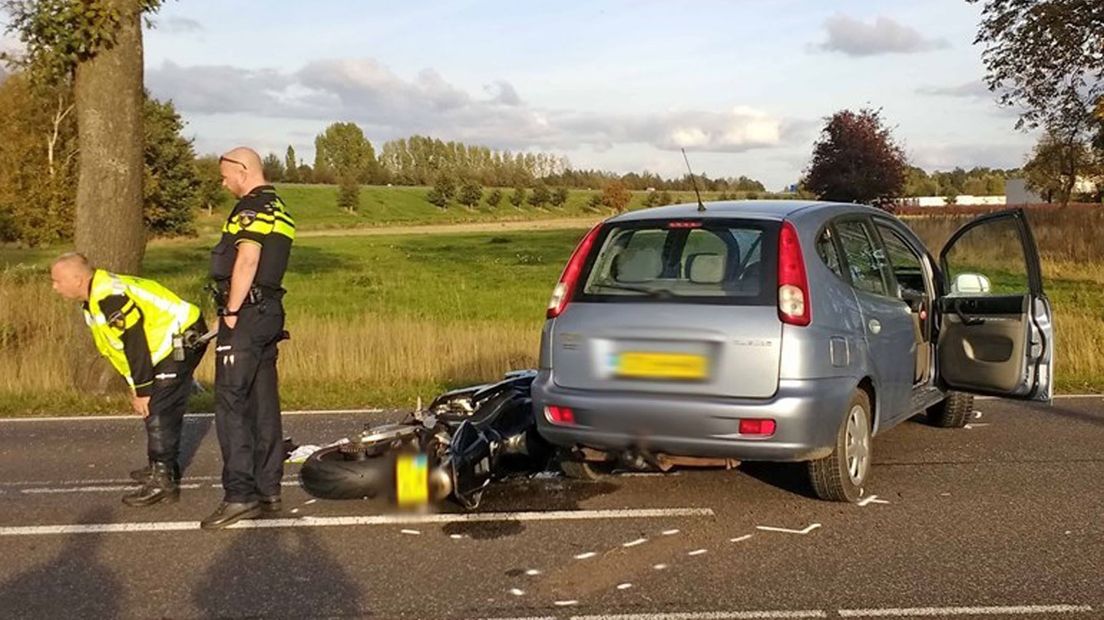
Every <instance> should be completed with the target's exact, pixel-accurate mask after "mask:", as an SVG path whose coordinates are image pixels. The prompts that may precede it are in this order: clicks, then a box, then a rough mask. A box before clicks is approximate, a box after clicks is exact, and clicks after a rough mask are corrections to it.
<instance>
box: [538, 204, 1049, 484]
mask: <svg viewBox="0 0 1104 620" xmlns="http://www.w3.org/2000/svg"><path fill="white" fill-rule="evenodd" d="M1052 321H1053V317H1052V313H1051V307H1050V303H1049V301H1048V300H1047V297H1046V295H1045V293H1044V292H1043V285H1042V276H1041V271H1040V266H1039V256H1038V251H1037V249H1036V247H1035V242H1034V239H1033V237H1032V234H1031V229H1030V227H1029V226H1028V222H1027V219H1026V217H1025V214H1024V212H1023V211H1022V210H1008V211H1002V212H999V213H995V214H989V215H984V216H981V217H978V218H976V219H974V220H972V221H970V222H969V223H968V224H966V225H965V226H963V227H962V228H960V229H959V230H958V231H957V232H955V233H954V235H952V236H951V238H950V239H948V241H947V243H946V244H945V246H944V249H943V251H942V253H941V255H940V257H939V261H938V263H937V262H936V260H935V259H934V258H933V257H932V255H931V254H930V252H929V251H928V250H927V249H926V248H925V246H924V244H923V243H922V242H921V241H920V240H919V239H918V238H917V236H916V235H915V234H914V233H913V232H912V231H911V230H909V228H908V227H907V226H906V225H905V224H904V223H902V221H901V220H899V219H897V218H896V217H894V216H893V215H891V214H889V213H886V212H885V211H882V210H879V209H875V208H872V207H867V206H862V205H854V204H836V203H823V202H802V201H741V202H717V203H708V204H706V205H702V206H699V205H693V204H691V205H674V206H669V207H660V208H654V209H646V210H641V211H635V212H631V213H625V214H622V215H618V216H616V217H613V218H610V219H608V220H606V221H604V222H602V223H601V224H599V225H598V226H596V227H594V228H593V229H592V230H590V231H589V232H588V233H587V234H586V235H585V236H584V237H583V239H582V240H581V241H580V243H579V245H578V247H577V248H576V250H575V252H574V254H573V255H572V256H571V258H570V260H569V262H568V264H567V266H566V268H565V269H564V271H563V275H562V276H561V278H560V281H559V283H558V284H557V285H556V288H555V290H554V292H553V295H552V299H551V302H550V303H549V307H548V319H547V321H546V322H545V325H544V329H543V333H542V339H541V350H540V368H539V374H538V376H537V378H536V380H535V381H534V383H533V389H532V395H533V403H534V407H535V413H536V417H537V420H538V428H539V431H540V433H541V435H542V436H543V437H545V438H546V439H548V440H549V441H551V442H552V443H553V444H556V445H557V446H560V447H561V448H563V449H564V451H565V452H566V453H567V455H568V463H571V462H572V459H577V460H576V461H575V462H582V459H583V458H584V455H593V454H595V453H597V454H601V455H606V456H610V455H621V456H624V457H633V458H637V459H638V460H639V458H640V456H641V455H643V456H644V457H646V458H647V459H649V461H650V462H655V459H657V458H658V457H671V458H673V457H683V458H686V457H691V458H699V459H701V458H703V457H707V458H712V459H718V458H724V459H734V460H741V461H788V462H794V461H805V462H808V474H809V481H810V484H811V487H812V489H813V491H814V492H815V494H816V495H817V496H818V497H821V498H824V499H829V500H838V501H852V502H854V501H857V500H858V499H859V498H860V497H861V495H862V494H863V486H864V484H865V483H866V481H867V478H868V475H869V472H870V466H871V441H872V438H873V437H874V436H876V435H877V434H878V433H880V432H884V431H886V430H887V429H889V428H891V427H893V426H894V425H896V424H898V423H900V422H902V421H903V420H906V419H908V418H909V417H911V416H913V415H915V414H917V413H921V412H926V413H927V416H928V419H929V420H930V421H931V422H932V423H933V424H935V425H937V426H944V427H961V426H964V425H965V424H966V423H967V422H968V421H969V419H970V418H971V416H972V415H973V395H974V394H988V395H996V396H1003V397H1007V398H1016V399H1023V400H1036V401H1046V402H1049V401H1050V399H1051V397H1052V386H1053V375H1052V372H1051V368H1052V363H1053V362H1052V360H1053V351H1054V338H1053V323H1052ZM572 455H574V456H572Z"/></svg>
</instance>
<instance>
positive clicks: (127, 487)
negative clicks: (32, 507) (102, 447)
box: [19, 482, 200, 495]
mask: <svg viewBox="0 0 1104 620" xmlns="http://www.w3.org/2000/svg"><path fill="white" fill-rule="evenodd" d="M199 486H200V485H198V484H182V485H180V488H181V489H198V488H199ZM138 487H139V484H138V483H137V482H132V483H131V484H120V485H110V486H95V487H60V488H57V487H54V488H50V487H47V488H37V489H20V490H19V492H20V493H26V494H27V495H56V494H60V493H117V492H119V491H133V490H135V489H137V488H138Z"/></svg>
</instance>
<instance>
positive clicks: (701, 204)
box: [679, 148, 705, 212]
mask: <svg viewBox="0 0 1104 620" xmlns="http://www.w3.org/2000/svg"><path fill="white" fill-rule="evenodd" d="M679 150H680V151H682V160H683V161H685V162H686V169H687V170H688V171H689V172H690V184H691V185H693V186H694V195H695V196H697V197H698V211H699V212H702V211H705V203H704V202H702V199H701V192H699V191H698V182H697V180H695V179H694V171H693V170H690V160H689V159H687V157H686V149H683V148H680V149H679Z"/></svg>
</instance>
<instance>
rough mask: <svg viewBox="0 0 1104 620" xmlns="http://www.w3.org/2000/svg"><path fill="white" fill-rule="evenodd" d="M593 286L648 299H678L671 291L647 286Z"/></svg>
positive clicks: (609, 284)
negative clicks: (639, 295) (637, 294)
mask: <svg viewBox="0 0 1104 620" xmlns="http://www.w3.org/2000/svg"><path fill="white" fill-rule="evenodd" d="M594 286H596V287H599V288H611V289H614V290H617V291H631V292H633V293H643V294H645V295H647V296H649V297H659V298H663V297H678V295H675V294H674V293H672V292H671V289H666V288H648V287H647V286H630V285H627V284H614V283H613V282H595V283H594Z"/></svg>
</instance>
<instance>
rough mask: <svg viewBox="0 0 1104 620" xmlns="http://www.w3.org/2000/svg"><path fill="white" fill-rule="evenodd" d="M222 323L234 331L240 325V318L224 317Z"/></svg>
mask: <svg viewBox="0 0 1104 620" xmlns="http://www.w3.org/2000/svg"><path fill="white" fill-rule="evenodd" d="M222 322H223V323H226V326H227V327H229V328H230V329H234V327H235V326H237V324H238V317H236V316H224V317H222Z"/></svg>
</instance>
